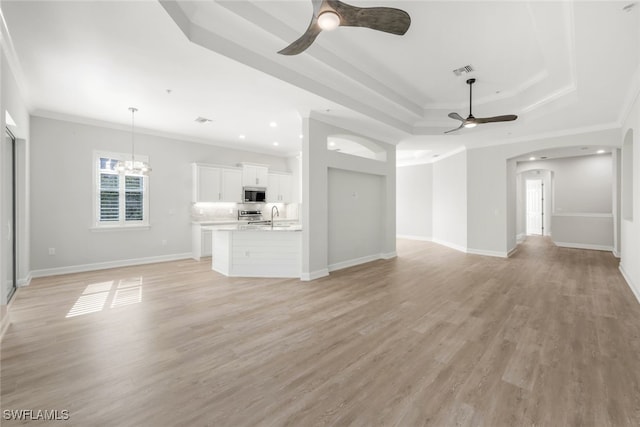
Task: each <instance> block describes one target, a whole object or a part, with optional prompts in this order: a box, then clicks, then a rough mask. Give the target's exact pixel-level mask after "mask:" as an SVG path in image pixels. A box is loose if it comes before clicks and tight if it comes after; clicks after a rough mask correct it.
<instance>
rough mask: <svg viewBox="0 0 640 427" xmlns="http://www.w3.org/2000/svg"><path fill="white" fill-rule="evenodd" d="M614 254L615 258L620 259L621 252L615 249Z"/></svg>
mask: <svg viewBox="0 0 640 427" xmlns="http://www.w3.org/2000/svg"><path fill="white" fill-rule="evenodd" d="M611 252H612V253H613V256H614V257H616V258H620V252H618V251H616V249H615V248H614V249H613V251H611Z"/></svg>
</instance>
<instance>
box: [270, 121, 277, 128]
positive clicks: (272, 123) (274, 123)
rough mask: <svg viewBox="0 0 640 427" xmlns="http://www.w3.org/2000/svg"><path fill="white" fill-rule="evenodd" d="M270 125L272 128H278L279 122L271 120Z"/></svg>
mask: <svg viewBox="0 0 640 427" xmlns="http://www.w3.org/2000/svg"><path fill="white" fill-rule="evenodd" d="M269 126H271V127H272V128H277V127H278V124H277V123H276V122H271V123H269Z"/></svg>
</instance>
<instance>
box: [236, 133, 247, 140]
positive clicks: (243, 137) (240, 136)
mask: <svg viewBox="0 0 640 427" xmlns="http://www.w3.org/2000/svg"><path fill="white" fill-rule="evenodd" d="M238 138H240V139H245V138H246V136H244V135H242V134H240V135H238Z"/></svg>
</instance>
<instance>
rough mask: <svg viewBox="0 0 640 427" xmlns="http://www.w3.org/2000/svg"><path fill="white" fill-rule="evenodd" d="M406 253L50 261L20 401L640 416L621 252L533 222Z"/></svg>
mask: <svg viewBox="0 0 640 427" xmlns="http://www.w3.org/2000/svg"><path fill="white" fill-rule="evenodd" d="M398 254H399V256H398V258H395V259H391V260H380V261H375V262H372V263H368V264H365V265H360V266H355V267H352V268H349V269H344V270H340V271H336V272H333V273H332V274H331V275H330V276H329V277H325V278H322V279H319V280H316V281H312V282H300V281H298V280H295V279H252V278H228V277H224V276H222V275H219V274H217V273H215V272H213V271H211V269H210V260H204V261H201V262H196V261H192V260H183V261H175V262H167V263H161V264H154V265H146V266H134V267H126V268H117V269H110V270H102V271H94V272H87V273H80V274H69V275H63V276H55V277H48V278H39V279H34V280H33V282H32V284H31V285H30V286H29V287H26V288H22V289H20V290H19V291H18V293H17V296H16V299H15V300H14V302H13V305H12V308H11V313H10V315H11V319H12V323H11V325H10V326H9V328H8V330H7V332H6V334H5V336H4V339H3V341H2V348H1V355H0V356H1V357H0V394H1V396H0V397H1V399H2V400H1V402H2V403H1V406H2V409H3V410H4V409H8V410H12V409H33V410H38V409H58V410H63V409H67V410H69V414H70V420H69V421H67V422H66V425H72V426H118V427H121V426H136V427H139V426H154V427H155V426H183V425H189V426H207V425H211V426H234V427H236V426H263V425H264V426H288V425H290V426H315V425H336V426H342V425H353V426H374V425H377V426H403V427H404V426H421V425H425V426H437V427H442V426H445V427H446V426H484V427H502V426H505V427H510V426H516V425H527V426H532V425H535V426H576V427H578V426H579V427H582V426H586V427H589V426H593V427H606V426H623V427H624V426H637V425H640V358H639V357H638V354H640V328H639V327H638V325H640V304H638V302H637V301H636V300H635V298H634V296H633V294H632V292H631V291H630V289H629V288H628V286H627V285H626V283H625V281H624V279H623V278H622V277H621V275H620V273H619V271H618V269H617V260H616V259H615V258H614V257H613V256H612V255H611V254H610V253H606V252H600V251H587V250H579V249H569V248H558V247H556V246H554V245H553V243H552V242H551V241H550V240H548V239H547V238H532V237H529V238H527V240H526V241H525V242H524V243H523V244H521V245H520V246H519V249H518V251H517V252H516V253H515V255H514V256H512V257H511V258H509V259H500V258H491V257H483V256H478V255H470V254H463V253H460V252H457V251H454V250H451V249H449V248H446V247H442V246H439V245H436V244H433V243H429V242H417V241H409V240H399V241H398ZM35 423H36V421H34V425H35ZM37 423H38V424H37V425H49V424H47V423H45V422H42V421H37ZM2 425H3V426H5V425H7V426H11V425H21V422H18V421H11V420H3V423H2ZM50 425H58V424H50Z"/></svg>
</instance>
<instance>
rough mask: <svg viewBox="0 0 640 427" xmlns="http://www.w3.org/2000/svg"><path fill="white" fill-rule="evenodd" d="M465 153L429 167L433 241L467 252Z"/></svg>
mask: <svg viewBox="0 0 640 427" xmlns="http://www.w3.org/2000/svg"><path fill="white" fill-rule="evenodd" d="M467 166H468V164H467V152H466V151H463V152H461V153H457V154H455V155H453V156H450V157H447V158H444V159H442V160H440V161H438V162H436V163H433V241H434V242H436V243H439V244H441V245H445V246H449V247H452V248H454V249H458V250H461V251H466V249H467V195H468V192H467Z"/></svg>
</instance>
